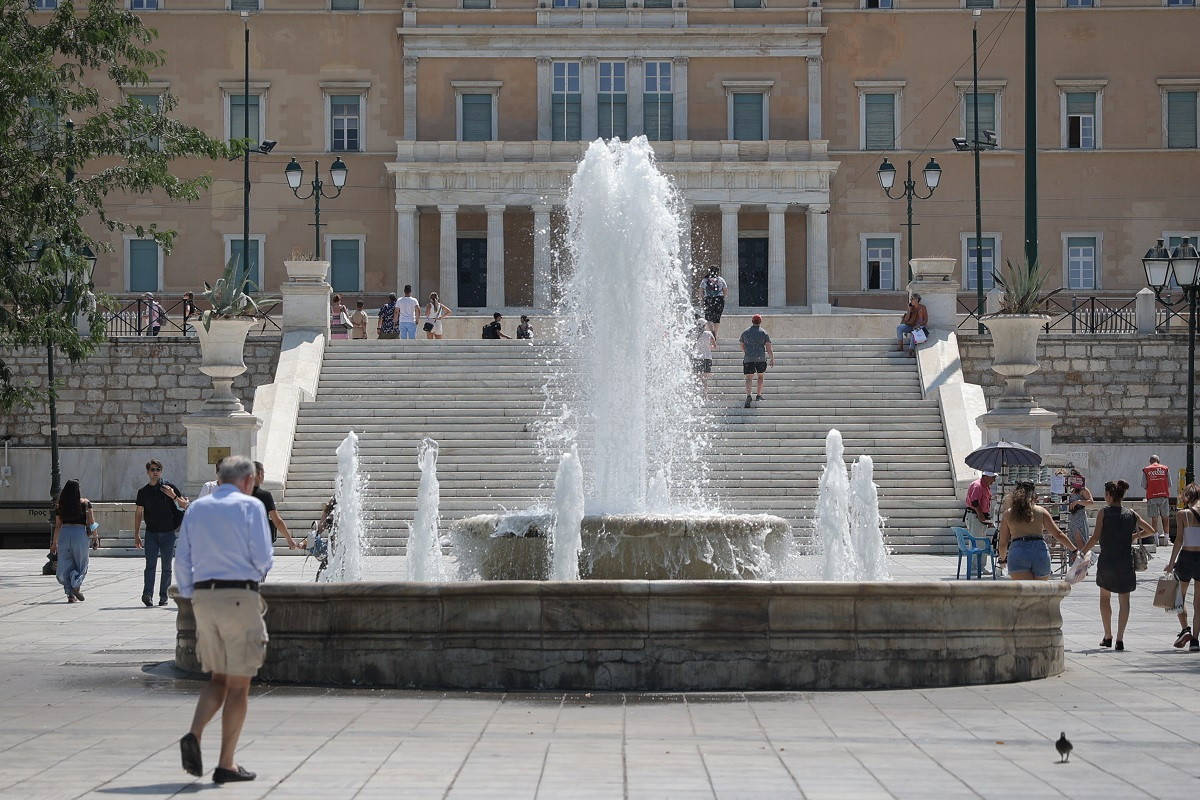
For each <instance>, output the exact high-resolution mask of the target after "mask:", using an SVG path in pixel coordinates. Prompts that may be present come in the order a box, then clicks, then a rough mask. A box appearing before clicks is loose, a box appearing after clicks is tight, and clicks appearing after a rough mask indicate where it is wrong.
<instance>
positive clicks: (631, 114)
mask: <svg viewBox="0 0 1200 800" xmlns="http://www.w3.org/2000/svg"><path fill="white" fill-rule="evenodd" d="M625 69H627V70H628V73H627V74H626V86H625V89H626V91H627V94H626V95H625V96H626V97H627V98H628V113H627V114H626V115H625V128H626V132H627V133H628V134H629V138H630V139H632V138H633V137H635V136H641V135H642V134H643V133H645V130H644V129H643V127H642V125H643V123H644V122H645V114H643V112H642V95H643V94H644V93H645V91H646V60H645V59H644V58H642V57H641V56H632V57H630V58H628V59H626V61H625Z"/></svg>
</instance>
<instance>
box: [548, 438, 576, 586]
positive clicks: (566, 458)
mask: <svg viewBox="0 0 1200 800" xmlns="http://www.w3.org/2000/svg"><path fill="white" fill-rule="evenodd" d="M554 509H555V514H554V534H553V537H554V538H553V540H552V541H553V546H552V550H553V553H554V562H553V565H552V567H551V573H550V577H551V578H552V579H553V580H556V581H577V580H579V554H580V551H582V549H583V539H582V534H581V530H580V527H581V525H582V524H583V467H582V466H581V465H580V463H579V453H577V452H576V451H575V450H574V449H572V450H571V452H569V453H563V457H562V460H561V461H559V462H558V475H557V476H556V477H555V479H554Z"/></svg>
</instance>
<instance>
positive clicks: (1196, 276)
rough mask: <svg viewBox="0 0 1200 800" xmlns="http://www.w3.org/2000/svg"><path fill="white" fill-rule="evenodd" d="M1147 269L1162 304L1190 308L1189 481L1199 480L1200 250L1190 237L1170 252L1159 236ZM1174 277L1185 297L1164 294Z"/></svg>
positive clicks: (1146, 261) (1145, 263) (1144, 262)
mask: <svg viewBox="0 0 1200 800" xmlns="http://www.w3.org/2000/svg"><path fill="white" fill-rule="evenodd" d="M1142 267H1143V268H1144V269H1145V270H1146V283H1147V284H1149V286H1150V288H1151V289H1153V290H1154V296H1155V297H1156V298H1157V299H1158V301H1159V302H1161V303H1162V304H1163V305H1165V306H1167V307H1169V308H1176V307H1178V306H1182V305H1184V304H1185V303H1186V304H1187V307H1188V370H1187V373H1188V398H1187V472H1186V476H1187V477H1186V480H1187V482H1188V483H1193V482H1194V481H1195V480H1196V465H1195V459H1194V454H1193V452H1192V451H1193V450H1195V447H1196V302H1197V298H1198V296H1200V253H1198V252H1197V251H1196V248H1195V246H1194V245H1193V244H1192V242H1191V240H1190V239H1184V240H1183V242H1182V243H1181V244H1180V245H1179V246H1178V247H1176V248H1175V249H1174V250H1173V251H1171V252H1170V253H1168V252H1167V248H1166V247H1165V246H1164V245H1163V240H1162V239H1159V240H1158V244H1156V245H1155V246H1154V247H1151V248H1150V249H1149V250H1148V251H1146V255H1145V257H1143V258H1142ZM1172 277H1174V279H1175V282H1176V283H1178V284H1179V288H1180V290H1181V291H1182V292H1183V296H1182V297H1180V298H1179V299H1178V300H1172V299H1171V298H1170V297H1166V298H1164V297H1163V294H1162V293H1163V290H1165V289H1167V287H1169V286H1170V284H1171V279H1172Z"/></svg>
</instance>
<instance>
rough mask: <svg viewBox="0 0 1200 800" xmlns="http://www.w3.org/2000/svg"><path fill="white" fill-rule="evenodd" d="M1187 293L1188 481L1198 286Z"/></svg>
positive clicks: (1192, 467)
mask: <svg viewBox="0 0 1200 800" xmlns="http://www.w3.org/2000/svg"><path fill="white" fill-rule="evenodd" d="M1186 291H1187V293H1188V403H1187V472H1186V474H1185V479H1186V480H1187V482H1188V483H1193V482H1194V481H1195V480H1196V464H1195V454H1194V451H1195V449H1196V295H1197V294H1198V293H1200V287H1196V286H1193V287H1191V288H1190V289H1188V290H1186Z"/></svg>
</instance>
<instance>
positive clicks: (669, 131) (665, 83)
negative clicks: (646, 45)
mask: <svg viewBox="0 0 1200 800" xmlns="http://www.w3.org/2000/svg"><path fill="white" fill-rule="evenodd" d="M671 66H672V65H671V62H670V61H647V62H646V63H645V65H644V66H643V69H644V71H645V81H644V85H643V87H642V89H643V91H642V131H643V132H644V133H645V134H646V138H647V139H649V140H650V141H652V142H669V141H671V140H672V139H674V138H675V130H674V125H673V124H672V121H673V106H674V95H673V93H672V92H673V87H672V84H671V81H672V78H671Z"/></svg>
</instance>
